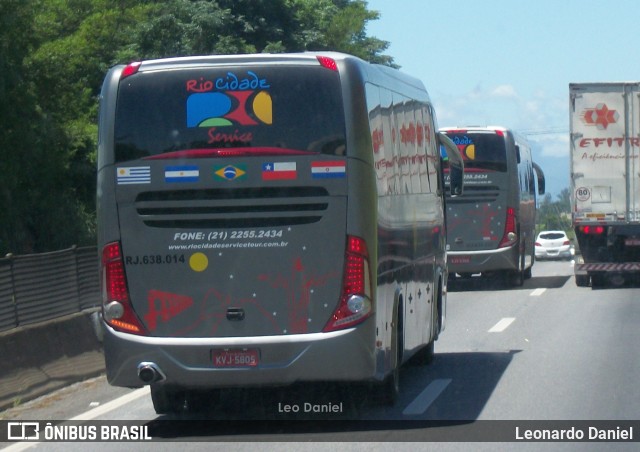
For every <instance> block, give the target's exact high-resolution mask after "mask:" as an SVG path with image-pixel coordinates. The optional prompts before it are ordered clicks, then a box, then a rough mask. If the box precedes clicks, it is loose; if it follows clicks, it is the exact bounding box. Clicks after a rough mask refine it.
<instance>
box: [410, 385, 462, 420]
mask: <svg viewBox="0 0 640 452" xmlns="http://www.w3.org/2000/svg"><path fill="white" fill-rule="evenodd" d="M449 383H451V378H447V379H441V380H433V381H432V382H431V383H430V384H429V386H427V387H426V388H424V391H422V392H421V393H420V395H418V397H416V398H415V399H413V402H411V403H410V404H409V405H408V406H407V407H406V408H405V409H404V411H403V412H402V414H404V415H406V416H412V415H416V414H422V413H424V412H425V411H427V409H428V408H429V406H431V404H432V403H433V402H434V400H436V399H437V398H438V396H439V395H440V393H441V392H442V391H444V390H445V388H446V387H447V386H448V385H449Z"/></svg>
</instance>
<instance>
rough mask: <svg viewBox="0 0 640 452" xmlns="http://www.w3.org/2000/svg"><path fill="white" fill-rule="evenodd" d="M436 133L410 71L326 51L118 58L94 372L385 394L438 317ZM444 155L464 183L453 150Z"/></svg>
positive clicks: (112, 82)
mask: <svg viewBox="0 0 640 452" xmlns="http://www.w3.org/2000/svg"><path fill="white" fill-rule="evenodd" d="M442 143H444V144H445V145H446V146H448V147H449V152H451V155H452V156H454V157H455V156H456V154H457V148H456V147H455V146H454V145H453V143H451V141H450V140H448V139H447V138H446V137H444V136H441V135H438V133H437V124H436V118H435V115H434V111H433V107H432V105H431V103H430V101H429V97H428V95H427V92H426V90H425V88H424V86H423V85H422V83H421V82H419V81H418V80H416V79H414V78H411V77H408V76H406V75H403V74H402V73H400V72H398V71H396V70H394V69H391V68H387V67H382V66H377V65H371V64H368V63H365V62H364V61H361V60H359V59H357V58H355V57H352V56H348V55H344V54H339V53H323V54H315V53H301V54H280V55H267V54H263V55H237V56H203V57H185V58H174V59H162V60H153V61H143V62H141V63H133V64H129V65H127V66H117V67H114V68H112V69H111V70H110V71H109V72H108V74H107V76H106V79H105V81H104V84H103V88H102V92H101V103H100V122H99V149H98V225H99V229H98V245H99V249H100V250H101V253H102V263H101V277H102V301H103V309H102V320H103V329H104V352H105V360H106V369H107V378H108V381H109V382H110V384H112V385H116V386H124V387H140V386H143V385H151V397H152V400H153V404H154V408H155V410H156V411H157V412H158V413H170V412H176V411H180V410H183V409H189V408H190V407H192V406H193V405H194V404H195V402H196V401H197V400H198V399H199V397H198V396H196V394H198V393H199V392H201V391H205V390H206V391H208V392H213V393H215V392H217V391H218V390H219V389H223V388H230V387H260V386H278V385H287V384H291V383H294V382H298V381H304V382H312V381H325V382H330V381H333V382H348V381H349V382H368V383H370V384H372V386H373V387H374V388H375V390H376V391H377V393H378V394H379V395H380V400H385V401H388V402H393V401H394V400H395V397H396V396H397V393H398V391H399V380H398V372H399V368H400V366H401V365H402V364H403V363H404V362H406V361H407V360H408V359H410V358H412V357H414V358H415V359H418V360H419V359H422V361H424V362H429V361H430V360H431V358H432V356H433V344H434V341H435V340H436V339H437V338H438V334H439V333H440V332H441V331H442V329H443V328H444V321H445V314H446V282H447V268H446V254H445V243H446V239H445V237H446V235H445V223H444V208H443V206H444V202H443V193H444V187H443V184H444V182H443V178H442V174H441V161H440V154H439V145H440V144H442ZM456 162H457V163H456V164H455V165H453V168H454V171H453V172H454V174H455V176H454V177H453V179H454V181H453V183H452V185H453V186H454V191H457V192H461V190H462V159H461V157H460V156H459V154H458V155H457V160H456Z"/></svg>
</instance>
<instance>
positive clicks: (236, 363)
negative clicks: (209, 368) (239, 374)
mask: <svg viewBox="0 0 640 452" xmlns="http://www.w3.org/2000/svg"><path fill="white" fill-rule="evenodd" d="M211 357H212V359H213V365H214V367H255V366H257V365H258V350H257V349H254V348H251V349H233V350H227V349H225V350H213V351H212V354H211Z"/></svg>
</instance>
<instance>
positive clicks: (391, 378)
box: [379, 304, 404, 406]
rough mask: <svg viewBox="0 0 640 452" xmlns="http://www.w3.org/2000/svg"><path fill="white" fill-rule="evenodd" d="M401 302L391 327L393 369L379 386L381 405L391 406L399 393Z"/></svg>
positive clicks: (401, 330) (401, 342) (402, 346)
mask: <svg viewBox="0 0 640 452" xmlns="http://www.w3.org/2000/svg"><path fill="white" fill-rule="evenodd" d="M402 314H403V313H402V304H400V306H399V307H398V317H397V319H396V326H395V328H394V329H393V340H392V341H391V343H392V345H393V346H394V347H393V348H394V354H395V356H394V360H393V362H394V367H393V370H392V371H391V373H390V374H389V375H387V377H386V378H385V379H384V381H383V382H382V385H381V387H380V388H379V391H380V392H379V393H380V400H381V402H382V404H383V405H386V406H393V405H395V403H396V402H397V400H398V396H399V395H400V366H401V365H402V352H403V351H404V331H403V325H402V318H403V317H402Z"/></svg>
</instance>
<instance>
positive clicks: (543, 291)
mask: <svg viewBox="0 0 640 452" xmlns="http://www.w3.org/2000/svg"><path fill="white" fill-rule="evenodd" d="M546 290H547V289H543V288H539V289H536V290H534V291H533V292H531V293H530V294H529V296H530V297H539V296H540V295H542V294H543V293H545V291H546Z"/></svg>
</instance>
